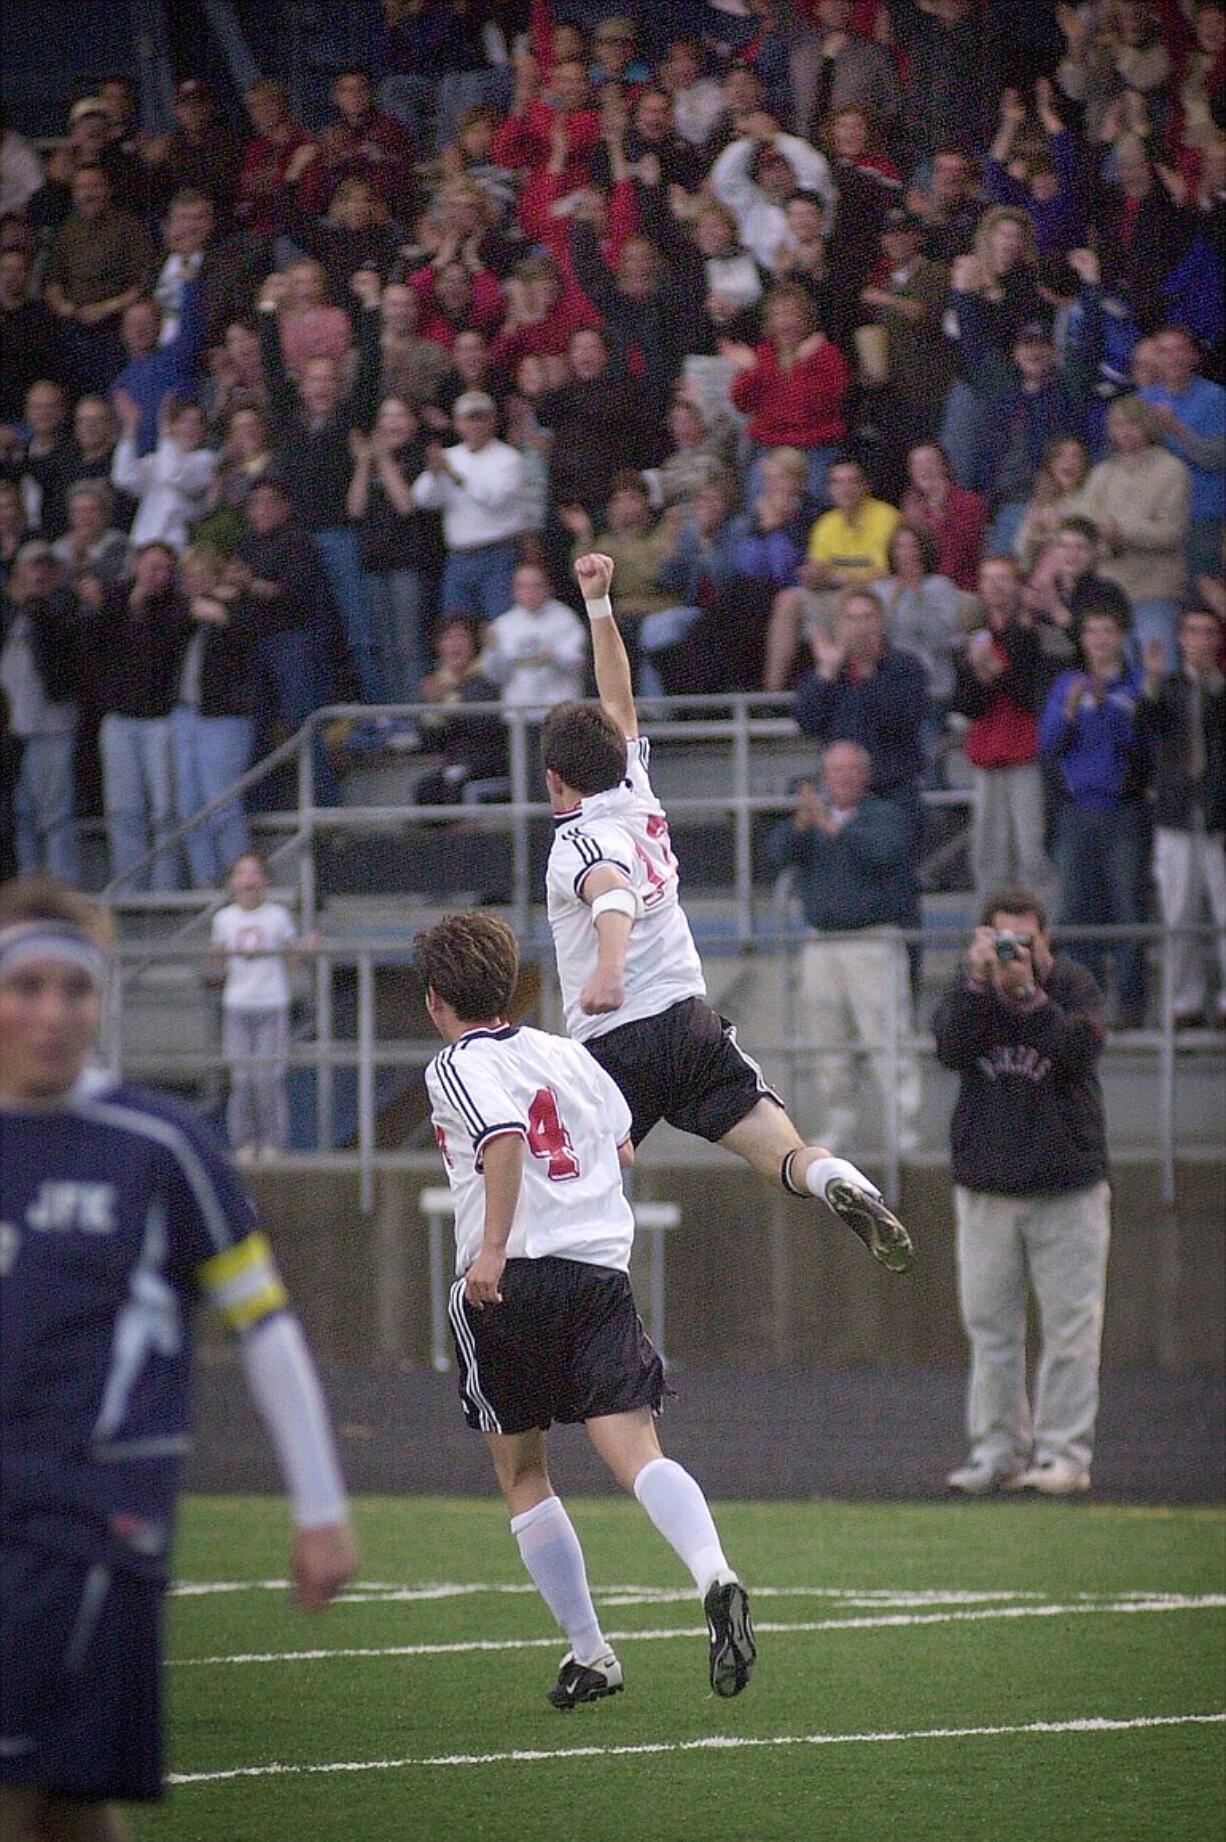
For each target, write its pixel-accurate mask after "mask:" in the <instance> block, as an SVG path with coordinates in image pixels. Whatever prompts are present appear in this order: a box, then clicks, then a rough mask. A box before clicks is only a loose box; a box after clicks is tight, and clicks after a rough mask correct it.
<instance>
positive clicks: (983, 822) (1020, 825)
mask: <svg viewBox="0 0 1226 1842" xmlns="http://www.w3.org/2000/svg"><path fill="white" fill-rule="evenodd" d="M971 869H972V872H973V874H974V878H975V895H976V898H977V899H978V901H979V902H981V903H982V902H986V901H988V900H989V899H990V897H991V896H992V895H993V894H994V893H995V891H996V890H997V889H1001V888H1003V887H1004V886H1005V884H1006V883H1022V884H1023V885H1024V886H1025V887H1026V888H1027V889H1033V890H1034V892H1035V894H1036V895H1038V896H1039V897H1040V898H1042V897H1043V896H1045V895H1049V894H1050V892H1051V890H1052V887H1053V885H1054V883H1055V874H1054V872H1053V870H1052V867H1051V864H1050V863H1049V862H1048V860H1047V853H1046V851H1045V850H1044V849H1043V776H1042V773H1041V772H1040V769H1039V764H1038V762H1037V761H1024V762H1022V763H1021V764H1020V765H1019V766H1017V767H1003V768H976V769H975V816H974V824H973V828H972V831H971Z"/></svg>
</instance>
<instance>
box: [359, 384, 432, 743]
mask: <svg viewBox="0 0 1226 1842" xmlns="http://www.w3.org/2000/svg"><path fill="white" fill-rule="evenodd" d="M352 441H353V451H354V461H355V465H354V469H353V479H352V481H351V482H350V486H349V515H350V517H351V518H353V519H354V520H356V522H357V527H358V539H359V542H360V544H361V547H362V568H363V570H364V571H365V575H366V582H367V587H368V590H369V593H370V598H371V605H372V608H373V612H374V631H375V650H376V652H377V654H378V659H379V675H380V678H381V679H382V682H383V687H384V694H385V695H386V697H387V698H388V701H389V702H391V703H394V704H413V703H416V702H417V700H418V697H419V695H420V692H421V681H422V676H423V673H424V672H425V668H426V633H427V631H428V628H429V625H430V616H431V613H432V611H433V606H434V600H435V595H436V592H437V586H438V578H439V575H440V572H441V570H442V567H443V543H442V534H441V532H440V529H439V520H438V517H437V515H436V514H435V513H432V512H423V511H419V510H418V509H417V507H416V506H415V505H414V503H413V482H414V481H415V480H416V479H417V478H418V476H419V474H420V473H421V470H422V467H423V465H424V464H425V459H426V445H427V444H426V440H425V436H424V433H423V431H422V428H421V425H420V424H419V422H418V419H417V416H416V415H415V413H414V411H413V410H412V408H411V407H410V405H409V404H408V403H406V402H405V401H404V400H403V399H402V398H400V397H394V396H388V397H384V399H383V401H382V403H381V404H380V405H379V413H378V415H377V416H376V417H375V426H374V429H373V430H372V432H371V434H370V437H369V438H367V437H366V436H364V435H363V434H362V433H361V432H360V430H357V429H355V430H354V432H353V436H352ZM399 733H400V738H401V740H402V741H405V740H408V739H409V737H410V734H411V733H415V732H412V731H411V730H402V731H400V732H399Z"/></svg>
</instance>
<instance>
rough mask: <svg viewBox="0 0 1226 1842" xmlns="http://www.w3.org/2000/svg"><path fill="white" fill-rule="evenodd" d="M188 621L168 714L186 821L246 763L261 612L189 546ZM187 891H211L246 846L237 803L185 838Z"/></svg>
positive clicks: (184, 564) (179, 804)
mask: <svg viewBox="0 0 1226 1842" xmlns="http://www.w3.org/2000/svg"><path fill="white" fill-rule="evenodd" d="M179 580H180V585H181V587H182V591H183V595H184V598H185V600H186V603H187V610H188V613H189V615H190V617H191V625H190V627H189V629H188V634H187V640H186V644H185V646H184V650H183V663H182V665H181V667H180V670H179V683H178V701H177V702H176V704H175V707H174V709H173V710H172V711H171V716H170V735H171V742H172V744H173V747H174V761H175V810H176V816H177V818H178V820H179V823H180V824H181V825H182V824H186V823H187V821H188V820H189V819H193V818H195V816H196V814H197V813H198V812H201V811H203V809H204V807H206V806H209V805H211V804H212V802H213V801H214V800H215V799H218V798H219V797H220V796H221V794H223V793H224V792H225V791H226V789H227V788H228V787H232V786H233V785H234V783H235V781H236V780H239V779H241V777H242V775H243V774H244V773H245V772H246V771H247V768H248V766H249V765H250V762H251V756H252V752H253V750H254V747H255V718H256V711H257V707H258V704H259V700H260V692H261V688H262V687H261V685H260V679H259V672H258V667H257V651H256V648H257V644H258V641H259V638H260V631H261V626H262V622H263V618H264V615H263V609H262V608H261V606H260V604H259V602H258V601H257V600H256V598H255V597H254V596H245V597H244V596H240V595H239V593H238V592H237V590H236V589H234V588H226V587H225V586H224V585H223V582H222V558H221V556H220V554H219V553H218V552H217V551H215V550H212V549H210V547H209V546H208V545H206V544H192V545H189V547H188V548H187V549H186V550H185V551H184V552H183V555H182V557H181V558H180V559H179ZM184 842H185V845H186V849H187V862H188V867H189V869H190V871H191V880H192V886H193V888H196V889H219V888H221V887H222V886H223V885H224V883H225V880H226V877H227V875H228V873H229V870H230V866H231V865H232V864H233V863H234V862H235V861H236V860H237V859H238V858H239V857H240V856H241V855H242V854H243V852H244V851H248V850H250V848H251V837H250V834H249V832H248V830H247V821H246V818H245V816H244V813H243V804H242V799H241V798H239V799H236V800H233V801H231V802H230V803H228V804H227V805H225V806H222V807H221V808H220V809H219V810H218V811H217V812H215V813H214V814H213V815H212V817H211V818H208V819H206V820H204V822H203V823H202V824H199V825H196V826H194V827H193V829H192V830H191V831H189V832H188V834H187V837H186V839H185V841H184Z"/></svg>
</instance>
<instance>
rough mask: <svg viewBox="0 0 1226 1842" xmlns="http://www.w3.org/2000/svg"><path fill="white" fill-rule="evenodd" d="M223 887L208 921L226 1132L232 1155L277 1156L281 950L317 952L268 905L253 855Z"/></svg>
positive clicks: (285, 1051)
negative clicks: (220, 977)
mask: <svg viewBox="0 0 1226 1842" xmlns="http://www.w3.org/2000/svg"><path fill="white" fill-rule="evenodd" d="M228 887H229V890H230V894H231V895H232V896H233V898H234V899H233V901H232V902H229V903H227V905H226V907H225V908H222V909H219V910H218V912H217V913H216V914H215V915H214V917H213V945H214V946H215V947H218V948H220V949H221V951H220V952H219V953H218V954H217V955H216V963H217V964H218V967H219V969H221V968H224V983H223V985H222V993H221V1006H222V1030H221V1047H222V1054H223V1055H224V1056H225V1058H226V1061H227V1062H228V1064H229V1068H230V1100H229V1105H228V1107H227V1109H226V1126H227V1129H228V1131H229V1134H230V1143H231V1145H232V1146H233V1147H234V1153H235V1156H236V1157H238V1158H242V1159H244V1160H246V1159H250V1158H253V1157H258V1156H264V1157H275V1156H276V1154H277V1153H278V1152H280V1151H284V1150H285V1147H286V1145H287V1143H288V1141H289V1101H288V1096H287V1093H286V1075H287V1072H288V1058H289V1009H290V992H289V977H288V972H287V968H286V950H287V949H288V948H291V947H293V946H296V945H302V946H305V947H317V946H319V945H320V941H319V937H318V935H315V934H308V935H307V936H306V937H305V939H304V940H302V941H301V942H299V941H298V938H297V933H296V930H295V928H294V922H293V917H292V916H291V915H290V912H289V910H288V909H287V908H283V907H282V905H281V904H280V902H270V901H269V900H268V873H267V871H266V870H265V868H264V860H263V858H262V857H260V856H259V854H258V853H257V852H255V851H248V852H246V853H244V855H243V856H242V857H239V858H237V859H236V861H235V863H234V864H233V866H232V867H231V870H230V877H229V883H228Z"/></svg>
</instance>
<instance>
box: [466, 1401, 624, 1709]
mask: <svg viewBox="0 0 1226 1842" xmlns="http://www.w3.org/2000/svg"><path fill="white" fill-rule="evenodd" d="M486 1442H487V1444H488V1445H489V1448H490V1453H491V1455H492V1457H493V1460H494V1471H495V1473H496V1475H497V1478H498V1487H499V1489H500V1490H501V1491H502V1499H503V1502H504V1503H505V1504H506V1506H507V1509H508V1511H509V1512H510V1516H511V1533H512V1534H513V1535H514V1537H515V1540H516V1542H517V1543H518V1544H519V1552H520V1556H521V1558H522V1560H523V1563H524V1566H525V1567H526V1568H527V1570H528V1573H529V1575H530V1576H531V1579H532V1583H533V1585H534V1586H535V1587H536V1590H537V1592H538V1593H540V1595H541V1598H542V1599H543V1600H544V1601H545V1604H546V1605H547V1606H548V1607H549V1609H550V1611H551V1612H552V1613H553V1615H554V1617H555V1618H556V1619H557V1621H558V1623H559V1625H560V1626H561V1627H562V1629H563V1631H565V1633H566V1636H567V1638H568V1639H569V1640H570V1649H569V1650H568V1651H567V1653H566V1655H565V1656H564V1657H563V1658H562V1666H561V1668H560V1669H559V1671H558V1679H557V1681H556V1682H555V1683H554V1685H553V1687H552V1688H551V1689H550V1690H549V1692H548V1694H549V1700H550V1701H551V1702H552V1703H553V1705H554V1707H555V1708H562V1709H566V1708H575V1707H578V1705H579V1703H580V1702H583V1701H600V1700H602V1699H603V1697H604V1696H606V1695H616V1694H617V1692H618V1690H619V1689H621V1687H622V1686H623V1683H622V1666H621V1664H620V1663H619V1662H618V1660H617V1658H616V1657H615V1656H614V1654H613V1651H612V1650H611V1649H610V1647H609V1644H608V1641H607V1639H606V1638H605V1635H604V1632H603V1631H602V1630H601V1628H600V1620H599V1619H598V1618H597V1616H596V1607H595V1606H594V1605H593V1604H592V1594H591V1589H590V1588H589V1586H588V1583H587V1566H586V1563H585V1562H584V1559H583V1549H582V1548H581V1547H580V1545H579V1537H578V1536H577V1535H576V1533H575V1526H574V1524H573V1523H572V1521H571V1519H570V1517H569V1516H568V1515H567V1513H566V1508H565V1505H564V1504H563V1502H562V1499H561V1498H560V1497H558V1496H555V1495H554V1490H553V1485H552V1484H551V1483H550V1481H549V1467H548V1463H547V1460H546V1455H545V1435H544V1434H543V1433H540V1432H536V1431H532V1432H527V1433H487V1434H486Z"/></svg>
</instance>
